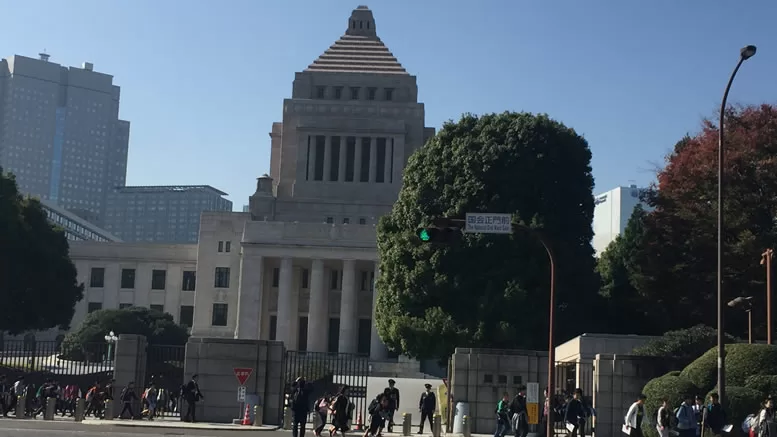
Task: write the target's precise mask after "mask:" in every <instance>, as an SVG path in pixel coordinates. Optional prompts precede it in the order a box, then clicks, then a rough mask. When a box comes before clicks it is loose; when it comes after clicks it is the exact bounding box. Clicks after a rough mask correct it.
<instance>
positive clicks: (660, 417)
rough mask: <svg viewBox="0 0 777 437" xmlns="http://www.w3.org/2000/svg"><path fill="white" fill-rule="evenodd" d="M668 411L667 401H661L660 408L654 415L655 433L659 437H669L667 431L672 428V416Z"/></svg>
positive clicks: (664, 399)
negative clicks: (656, 432)
mask: <svg viewBox="0 0 777 437" xmlns="http://www.w3.org/2000/svg"><path fill="white" fill-rule="evenodd" d="M681 408H682V407H681ZM669 411H670V410H669V399H667V398H663V399H661V406H660V407H658V413H657V414H656V431H658V435H659V436H660V437H669V429H670V428H671V427H672V414H671V413H670V412H669Z"/></svg>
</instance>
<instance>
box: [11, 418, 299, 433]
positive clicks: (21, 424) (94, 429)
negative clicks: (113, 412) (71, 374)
mask: <svg viewBox="0 0 777 437" xmlns="http://www.w3.org/2000/svg"><path fill="white" fill-rule="evenodd" d="M290 434H291V433H290V432H289V431H285V432H283V431H260V432H259V431H257V432H250V431H217V430H200V429H176V428H170V429H163V428H144V427H120V426H112V425H84V424H79V423H74V422H67V421H53V422H45V421H42V420H14V419H4V420H3V419H0V437H53V436H57V437H172V436H182V437H183V436H203V437H205V436H208V437H238V436H244V437H248V436H249V435H250V436H257V435H258V436H260V437H282V436H283V437H289V436H290Z"/></svg>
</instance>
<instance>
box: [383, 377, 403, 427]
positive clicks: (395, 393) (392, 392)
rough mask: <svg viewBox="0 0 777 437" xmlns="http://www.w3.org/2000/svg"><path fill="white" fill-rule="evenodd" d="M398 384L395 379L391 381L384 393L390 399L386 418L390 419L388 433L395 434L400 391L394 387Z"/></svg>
mask: <svg viewBox="0 0 777 437" xmlns="http://www.w3.org/2000/svg"><path fill="white" fill-rule="evenodd" d="M396 383H397V382H396V381H394V380H393V379H389V380H388V384H389V386H388V387H386V389H385V390H384V391H383V393H384V394H385V395H386V397H388V410H387V411H386V416H387V417H388V426H387V427H386V428H387V429H388V432H393V429H394V412H395V411H397V410H398V409H399V389H398V388H396V387H395V386H394V385H396Z"/></svg>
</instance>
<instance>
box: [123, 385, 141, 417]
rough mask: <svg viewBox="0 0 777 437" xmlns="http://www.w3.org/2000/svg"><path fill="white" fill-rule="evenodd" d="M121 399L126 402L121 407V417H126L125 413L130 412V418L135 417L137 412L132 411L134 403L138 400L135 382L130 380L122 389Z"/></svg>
mask: <svg viewBox="0 0 777 437" xmlns="http://www.w3.org/2000/svg"><path fill="white" fill-rule="evenodd" d="M119 400H121V402H122V403H123V404H124V406H123V407H122V409H121V413H119V419H123V418H124V413H125V412H129V415H130V419H132V420H134V419H135V412H134V411H132V403H133V402H135V401H136V400H138V395H137V394H135V383H134V382H130V383H129V384H127V386H126V387H124V388H123V389H122V390H121V394H120V395H119Z"/></svg>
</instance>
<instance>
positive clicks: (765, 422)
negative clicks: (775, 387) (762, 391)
mask: <svg viewBox="0 0 777 437" xmlns="http://www.w3.org/2000/svg"><path fill="white" fill-rule="evenodd" d="M754 422H755V423H754V425H755V426H753V427H752V429H753V431H754V432H753V434H755V436H756V437H775V436H777V426H775V425H777V424H775V421H774V401H773V400H772V397H771V396H769V397H767V398H766V401H765V402H764V404H763V408H761V411H759V412H758V416H757V417H756V419H755V421H754Z"/></svg>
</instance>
